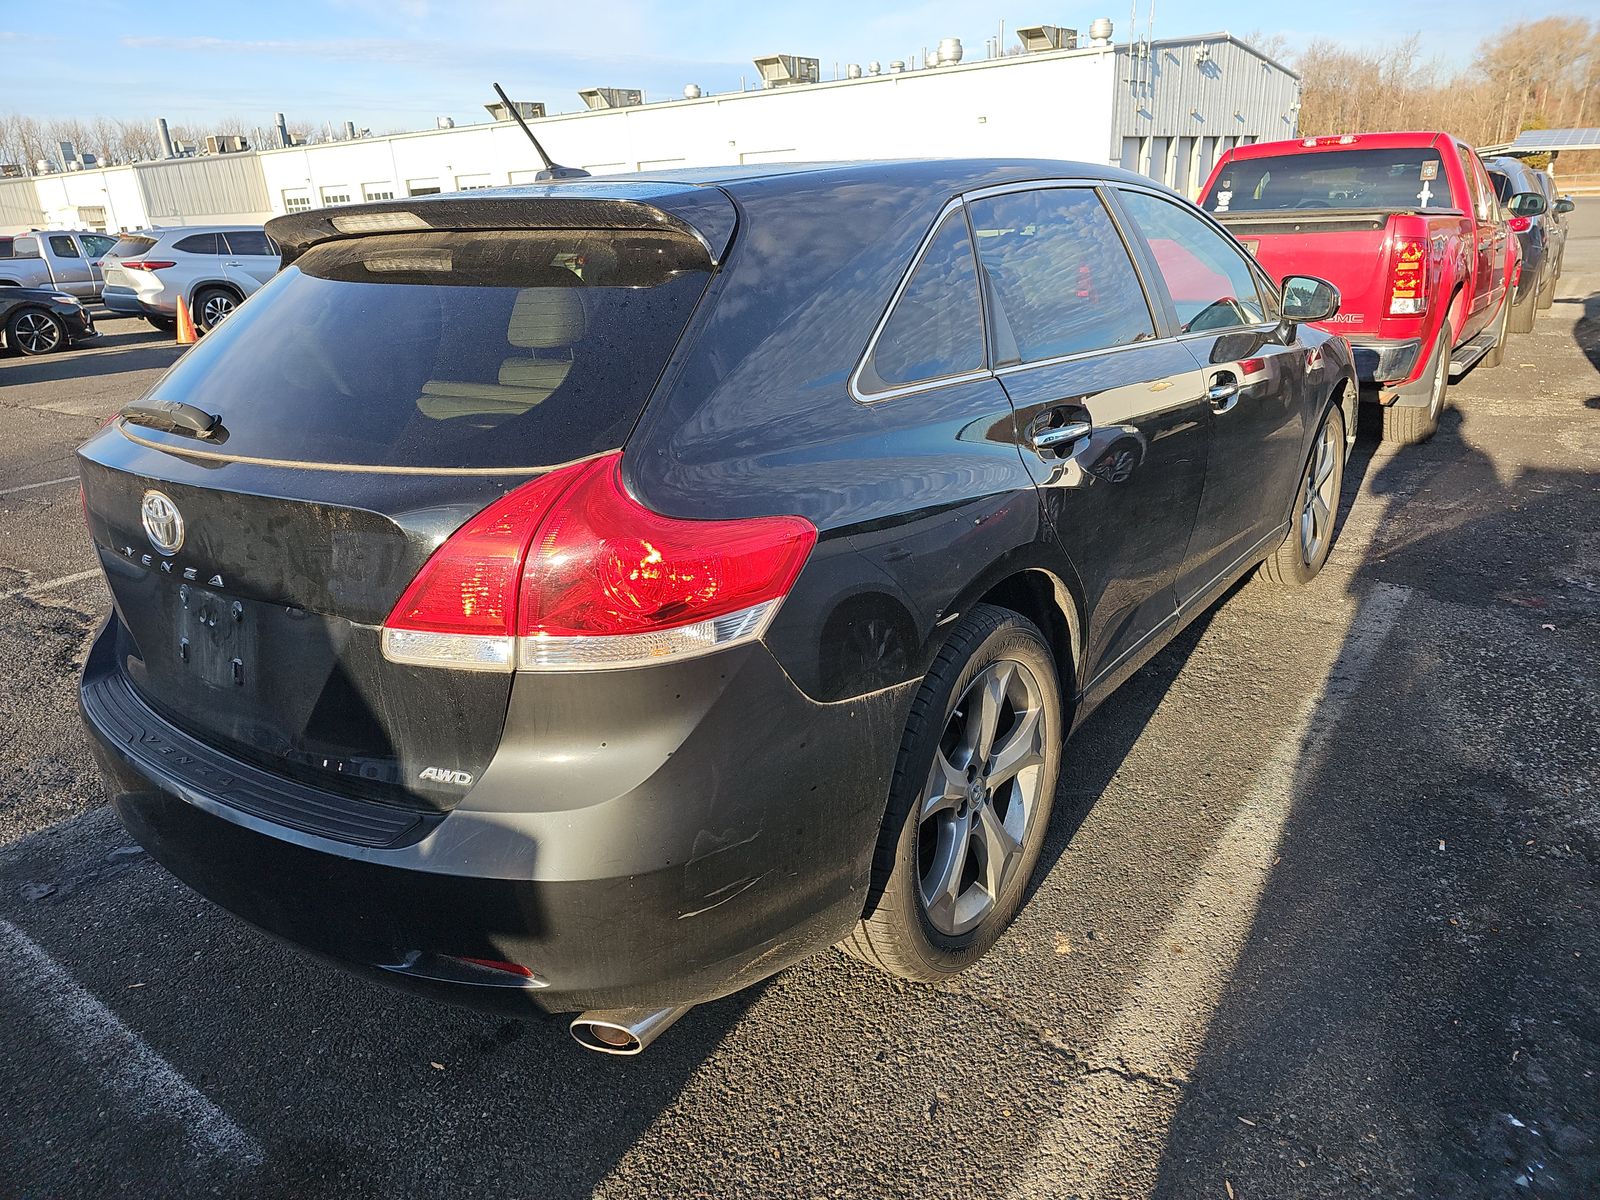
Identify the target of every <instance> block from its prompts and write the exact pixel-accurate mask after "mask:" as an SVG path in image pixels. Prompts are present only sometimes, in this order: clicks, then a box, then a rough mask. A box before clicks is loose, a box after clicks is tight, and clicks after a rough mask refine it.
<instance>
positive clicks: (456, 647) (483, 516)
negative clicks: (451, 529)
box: [383, 454, 817, 671]
mask: <svg viewBox="0 0 1600 1200" xmlns="http://www.w3.org/2000/svg"><path fill="white" fill-rule="evenodd" d="M621 463H622V456H621V455H620V454H610V455H607V456H605V457H604V458H600V459H595V460H593V461H590V462H586V463H579V464H576V465H574V466H571V467H564V468H562V469H561V470H558V471H552V472H551V473H550V474H548V475H544V476H541V477H540V478H539V479H536V480H534V481H533V482H532V483H530V484H527V485H525V486H523V487H521V488H518V489H517V490H516V491H514V492H511V493H510V494H509V495H507V496H506V497H505V498H504V499H502V500H500V501H497V502H496V503H495V504H492V505H490V506H489V507H488V508H486V509H484V510H483V512H481V513H479V514H478V515H477V516H476V517H474V518H472V520H470V521H468V522H467V523H466V524H465V525H463V526H462V527H461V528H460V529H459V530H457V531H456V533H454V534H452V535H451V537H450V538H449V539H448V540H446V542H445V543H444V544H443V545H442V546H440V547H439V549H438V550H436V551H434V554H433V556H432V557H431V558H430V559H429V560H428V561H427V562H426V563H425V564H424V565H423V568H422V571H421V572H420V573H419V574H418V575H417V577H416V579H415V580H413V581H412V583H411V586H410V587H409V588H407V589H406V592H405V595H403V596H402V597H401V598H400V602H399V603H398V604H396V605H395V608H394V611H393V612H392V613H391V614H390V615H389V619H388V620H387V621H386V622H385V623H384V635H383V639H384V653H385V654H386V655H387V656H388V657H389V658H390V659H392V660H394V661H397V662H410V663H418V664H423V665H430V666H452V667H460V668H468V669H477V670H502V671H504V670H511V669H513V668H514V667H516V666H521V667H524V668H529V669H535V670H539V669H544V670H559V669H574V668H591V667H623V666H638V665H640V664H642V663H647V662H652V661H658V660H660V659H664V658H674V657H686V656H688V655H692V654H699V653H705V652H707V651H710V650H716V649H720V648H721V647H723V646H727V645H732V644H734V643H736V642H741V641H749V640H751V639H752V638H755V637H758V636H760V634H761V632H762V630H763V629H764V628H765V627H766V623H767V621H768V620H769V619H770V618H771V615H772V613H773V612H774V611H775V610H776V607H777V603H778V601H779V600H781V599H782V598H783V597H784V596H785V595H787V594H788V591H789V588H790V587H791V586H792V585H793V583H794V580H795V577H796V576H797V575H798V574H799V573H800V568H801V567H802V566H803V565H804V564H805V560H806V557H807V556H808V555H809V554H810V552H811V547H812V546H813V545H814V544H815V542H816V536H817V531H816V528H815V527H814V526H813V525H812V524H811V523H810V522H809V521H806V520H804V519H803V518H800V517H754V518H749V519H745V520H737V521H690V520H681V519H678V518H675V517H664V516H661V515H660V514H659V513H654V512H651V511H650V510H649V509H647V508H645V507H644V506H643V505H642V504H640V503H639V502H638V501H637V500H635V499H634V498H633V497H632V496H630V495H629V494H628V492H627V489H626V488H624V487H623V485H622V467H621Z"/></svg>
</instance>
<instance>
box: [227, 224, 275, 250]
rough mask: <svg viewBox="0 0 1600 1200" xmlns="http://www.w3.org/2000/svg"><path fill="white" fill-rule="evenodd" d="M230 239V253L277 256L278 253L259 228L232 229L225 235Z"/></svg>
mask: <svg viewBox="0 0 1600 1200" xmlns="http://www.w3.org/2000/svg"><path fill="white" fill-rule="evenodd" d="M224 236H225V237H226V238H227V240H228V253H229V254H255V255H269V256H276V254H277V253H278V252H277V251H276V250H274V249H273V248H272V243H271V242H270V241H268V240H267V235H266V234H265V233H264V232H263V231H261V230H259V229H230V230H228V232H227V233H226V234H225V235H224Z"/></svg>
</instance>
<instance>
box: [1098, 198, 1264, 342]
mask: <svg viewBox="0 0 1600 1200" xmlns="http://www.w3.org/2000/svg"><path fill="white" fill-rule="evenodd" d="M1120 195H1121V198H1122V203H1123V206H1124V207H1125V208H1127V210H1128V215H1129V216H1131V217H1132V218H1133V220H1134V223H1135V224H1137V225H1138V226H1139V228H1140V230H1141V231H1142V232H1143V233H1144V236H1145V240H1146V241H1148V242H1149V243H1150V252H1151V253H1152V254H1153V255H1154V256H1155V260H1156V268H1157V270H1158V271H1160V273H1161V279H1162V282H1163V283H1165V284H1166V288H1167V293H1168V295H1170V296H1171V297H1172V303H1173V306H1174V307H1175V308H1176V309H1177V310H1178V327H1179V330H1180V332H1182V333H1201V332H1207V331H1211V330H1221V329H1237V328H1239V327H1241V326H1245V325H1260V324H1262V323H1263V322H1265V321H1266V320H1267V316H1266V309H1265V307H1264V305H1263V304H1262V300H1261V289H1260V287H1259V286H1258V285H1257V282H1256V277H1255V272H1253V271H1251V270H1250V265H1249V264H1248V263H1247V262H1245V258H1244V254H1243V253H1242V252H1241V251H1240V250H1239V248H1238V247H1237V246H1235V245H1234V244H1233V243H1232V242H1231V241H1230V240H1229V239H1228V238H1226V237H1224V236H1223V235H1222V234H1220V233H1218V232H1217V231H1216V230H1215V229H1213V228H1212V227H1211V226H1210V225H1208V224H1206V222H1205V221H1203V220H1202V219H1201V218H1200V217H1198V216H1196V215H1195V214H1194V212H1193V211H1192V210H1189V209H1187V208H1185V207H1184V206H1183V205H1180V204H1176V203H1174V202H1173V201H1171V200H1164V199H1162V198H1161V197H1160V196H1152V195H1151V194H1150V193H1148V192H1121V193H1120Z"/></svg>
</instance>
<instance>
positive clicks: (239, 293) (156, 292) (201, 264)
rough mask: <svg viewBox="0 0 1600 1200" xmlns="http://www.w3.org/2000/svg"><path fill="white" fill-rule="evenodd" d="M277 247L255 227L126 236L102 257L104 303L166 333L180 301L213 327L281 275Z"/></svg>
mask: <svg viewBox="0 0 1600 1200" xmlns="http://www.w3.org/2000/svg"><path fill="white" fill-rule="evenodd" d="M279 265H280V264H279V255H278V245H277V243H276V242H274V241H273V240H272V239H271V238H270V237H268V236H267V234H266V231H265V230H264V229H263V228H262V227H261V226H260V225H187V226H177V227H174V228H171V229H148V230H144V231H143V232H140V233H125V234H123V235H122V240H121V241H119V242H118V243H117V244H116V245H115V246H113V247H112V248H111V250H110V251H109V252H108V253H107V254H106V256H105V258H104V259H102V260H101V270H102V271H103V272H104V275H105V286H104V289H103V290H102V292H101V303H102V304H104V305H105V306H106V307H107V308H108V309H110V310H111V311H112V312H114V313H121V314H124V315H127V316H142V317H144V318H145V319H146V320H147V321H149V322H150V323H151V324H152V325H155V326H156V327H157V328H161V329H171V328H172V326H173V324H174V323H175V322H176V321H177V317H178V298H179V297H180V296H181V297H182V298H183V299H184V300H186V301H187V302H188V305H189V311H190V313H192V314H193V316H194V323H195V325H196V326H197V327H198V328H199V329H200V330H201V331H204V330H207V329H210V328H212V327H213V326H214V325H216V324H217V323H218V322H220V321H222V320H224V319H225V318H226V317H227V316H228V314H230V313H231V312H233V310H234V309H236V308H238V307H239V305H240V304H241V303H243V302H244V300H245V298H246V297H248V296H251V295H253V294H254V293H255V291H256V289H257V288H259V287H260V286H261V285H262V284H263V283H265V282H266V281H267V280H269V279H271V278H272V277H273V276H274V275H275V274H277V272H278V267H279Z"/></svg>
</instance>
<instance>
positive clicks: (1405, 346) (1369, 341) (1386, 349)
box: [1345, 334, 1423, 387]
mask: <svg viewBox="0 0 1600 1200" xmlns="http://www.w3.org/2000/svg"><path fill="white" fill-rule="evenodd" d="M1345 337H1346V339H1347V340H1348V341H1349V343H1350V350H1351V356H1352V357H1353V358H1354V360H1355V366H1356V378H1357V379H1359V380H1360V381H1361V382H1362V383H1363V384H1369V385H1381V386H1384V387H1393V386H1395V385H1397V384H1403V383H1410V382H1411V381H1412V380H1413V379H1415V378H1416V377H1417V375H1418V374H1419V373H1420V372H1421V370H1422V366H1423V364H1422V362H1421V358H1422V339H1421V338H1399V339H1394V340H1390V339H1387V338H1368V337H1361V336H1359V335H1354V336H1352V335H1350V334H1346V335H1345Z"/></svg>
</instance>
